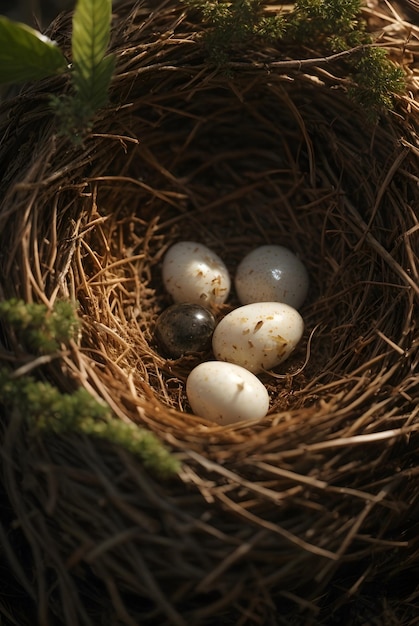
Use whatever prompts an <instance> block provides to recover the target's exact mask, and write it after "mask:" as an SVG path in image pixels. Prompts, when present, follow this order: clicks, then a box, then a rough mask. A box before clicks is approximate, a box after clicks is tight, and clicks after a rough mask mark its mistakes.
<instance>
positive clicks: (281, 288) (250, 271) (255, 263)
mask: <svg viewBox="0 0 419 626" xmlns="http://www.w3.org/2000/svg"><path fill="white" fill-rule="evenodd" d="M234 283H235V288H236V293H237V297H238V298H239V300H240V302H241V304H250V303H252V302H285V304H289V305H290V306H293V307H294V308H298V307H300V306H301V305H302V303H303V302H304V300H305V298H306V296H307V292H308V287H309V277H308V272H307V270H306V268H305V266H304V264H303V263H302V262H301V261H300V259H299V258H298V257H297V256H296V255H295V254H294V253H293V252H292V251H291V250H289V249H288V248H285V247H284V246H275V245H267V246H260V247H259V248H255V249H254V250H252V251H251V252H249V254H247V255H246V256H245V257H244V259H243V260H242V261H241V263H240V264H239V266H238V267H237V271H236V275H235V279H234Z"/></svg>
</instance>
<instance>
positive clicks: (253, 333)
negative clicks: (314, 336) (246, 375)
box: [212, 302, 304, 374]
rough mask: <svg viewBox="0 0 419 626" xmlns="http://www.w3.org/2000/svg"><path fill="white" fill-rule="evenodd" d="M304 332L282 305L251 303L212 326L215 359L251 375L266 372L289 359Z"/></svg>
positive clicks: (294, 313)
mask: <svg viewBox="0 0 419 626" xmlns="http://www.w3.org/2000/svg"><path fill="white" fill-rule="evenodd" d="M303 331H304V322H303V318H302V317H301V315H300V314H299V313H298V311H296V310H295V309H294V308H293V307H291V306H289V305H288V304H284V303H283V302H255V303H253V304H246V305H244V306H241V307H238V308H237V309H234V310H233V311H231V312H230V313H228V314H227V315H226V316H225V317H224V318H223V319H222V320H221V321H220V322H219V323H218V325H217V326H216V328H215V330H214V334H213V336H212V349H213V352H214V356H215V358H216V359H219V360H220V361H229V362H230V363H236V364H237V365H241V366H242V367H245V368H246V369H248V370H250V371H251V372H253V373H255V374H256V373H258V372H261V371H263V370H269V369H272V368H274V367H276V366H277V365H279V364H280V363H282V362H283V361H285V359H287V358H288V357H289V355H290V354H291V352H292V351H293V350H294V349H295V347H296V346H297V344H298V342H299V341H300V339H301V337H302V335H303Z"/></svg>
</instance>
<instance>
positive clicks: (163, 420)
mask: <svg viewBox="0 0 419 626" xmlns="http://www.w3.org/2000/svg"><path fill="white" fill-rule="evenodd" d="M63 19H64V18H60V20H59V21H58V23H57V26H56V28H57V29H59V28H60V29H61V28H62V25H63ZM197 30H198V28H197V25H196V23H195V22H194V21H193V19H192V18H191V17H189V16H187V15H186V14H185V12H184V10H183V8H182V7H179V6H178V5H177V4H176V3H173V4H166V5H164V6H162V7H159V8H158V9H156V10H155V11H153V10H151V9H150V8H148V7H147V6H141V7H138V6H137V7H134V8H133V9H132V10H130V11H128V10H127V11H125V12H124V11H123V10H122V9H121V15H120V16H119V17H117V18H116V20H115V28H114V35H113V39H114V40H113V48H114V50H115V51H116V52H117V58H118V64H117V72H116V75H115V78H114V80H113V83H112V89H111V102H112V105H111V106H110V107H108V108H107V109H106V110H104V111H103V112H102V113H101V114H100V115H99V116H98V118H97V120H96V123H95V126H94V128H93V130H92V132H91V133H90V134H89V136H88V137H86V138H85V141H84V143H83V145H82V146H75V145H74V144H73V143H71V142H70V141H69V140H68V139H66V138H65V137H60V136H57V134H56V132H55V127H54V123H53V120H52V118H51V113H50V110H49V108H48V100H47V95H46V94H47V93H49V92H50V91H51V89H56V90H58V89H62V87H63V79H61V78H60V79H54V80H53V81H46V82H44V83H43V84H42V85H41V86H38V87H28V88H27V89H26V90H25V91H24V92H23V93H22V94H20V95H19V96H18V97H17V98H15V99H12V100H9V101H8V102H6V103H4V104H3V112H2V122H1V123H2V135H3V140H2V146H1V155H0V157H1V159H0V160H1V166H2V170H3V172H4V174H3V182H2V198H1V207H0V233H1V234H0V240H1V246H0V250H1V278H0V288H1V292H2V298H11V297H17V298H20V299H23V300H24V301H26V302H40V303H44V304H46V305H47V306H48V307H50V306H53V305H54V303H55V302H56V300H58V299H70V300H72V301H74V302H77V303H78V316H79V318H80V320H81V329H80V334H79V337H78V338H77V339H76V340H74V341H73V342H72V343H71V345H70V346H69V348H68V349H66V350H63V351H60V353H59V354H58V356H57V355H56V354H54V355H52V356H50V357H45V356H44V357H41V358H40V357H36V358H35V357H34V358H32V360H31V359H30V358H29V357H27V356H26V358H25V359H24V360H23V361H22V359H21V360H19V358H18V357H17V356H16V354H15V352H14V351H13V346H14V345H15V343H14V341H15V340H14V337H13V332H12V330H10V329H8V327H7V326H4V329H3V348H2V360H3V362H7V363H9V364H10V363H12V364H13V363H15V364H16V367H18V368H20V370H19V371H20V372H23V371H24V372H25V373H28V372H30V373H31V374H32V375H35V376H38V377H40V378H41V379H43V380H48V381H50V382H53V383H54V385H55V386H56V387H58V389H60V390H61V391H62V392H63V393H68V392H71V391H72V390H74V389H76V388H77V387H83V388H85V389H86V390H87V391H88V393H89V394H91V395H92V396H93V397H94V398H96V399H99V400H103V401H104V402H105V403H106V404H107V405H108V406H109V407H110V408H111V410H112V412H113V414H114V415H115V416H116V418H117V419H118V420H120V421H122V422H126V423H134V424H136V425H138V428H145V429H147V430H149V431H151V432H152V433H154V434H155V435H156V436H157V437H158V439H159V440H160V441H161V442H162V443H163V444H164V445H165V446H166V448H167V449H168V450H169V451H171V453H172V454H173V455H174V457H176V458H177V459H178V461H179V462H180V470H179V472H178V473H177V474H176V475H175V476H172V477H171V478H168V479H162V478H159V477H158V476H157V475H156V474H154V473H153V472H152V471H150V470H149V469H147V468H146V467H145V466H144V463H143V460H142V459H141V458H139V457H138V456H136V455H133V454H131V453H130V452H129V451H127V450H126V449H125V448H124V447H123V446H122V445H116V444H115V443H114V442H112V441H106V440H103V439H101V438H95V437H94V436H87V435H85V434H83V433H78V432H70V433H65V434H59V433H58V434H57V433H53V432H51V433H49V434H48V433H45V432H44V433H43V434H42V436H39V435H38V436H34V435H33V432H32V430H31V429H30V428H29V427H28V426H27V422H26V420H25V419H24V417H22V416H21V415H18V414H15V413H14V412H8V413H7V414H6V412H5V411H4V412H3V418H2V440H3V444H2V445H3V457H2V461H3V479H2V500H3V502H4V507H3V509H4V511H5V514H4V519H5V522H4V523H5V524H6V525H5V526H3V527H2V528H3V530H2V543H3V546H4V547H3V549H4V551H5V555H6V557H7V561H8V563H9V565H8V567H9V568H11V571H12V572H13V577H12V578H10V582H9V586H10V596H9V598H16V597H19V598H22V601H19V603H16V602H15V601H13V600H10V599H9V601H7V598H6V600H4V602H3V612H4V615H5V616H6V615H8V616H9V619H10V620H11V623H19V624H25V623H32V624H33V623H35V621H37V622H38V623H40V624H47V623H60V624H68V625H74V624H99V623H103V624H105V623H106V624H127V625H131V626H132V625H138V624H144V625H145V624H159V625H161V624H175V625H176V626H183V625H186V624H188V625H190V624H197V625H198V624H199V625H201V624H207V623H208V624H211V623H214V624H237V625H239V624H292V623H296V624H297V623H298V624H301V623H302V620H303V619H306V620H314V623H325V624H326V623H327V624H328V623H334V624H335V623H338V621H339V620H343V621H339V623H346V622H345V616H346V617H348V619H349V618H350V619H351V620H352V621H350V623H355V622H356V623H361V622H362V623H374V622H373V621H371V620H372V616H376V615H378V614H380V612H381V611H384V610H387V611H389V610H390V608H389V607H391V606H393V605H394V603H393V604H392V602H393V601H394V602H396V601H397V603H398V606H401V603H402V602H403V609H401V611H402V612H406V615H407V614H408V613H409V607H410V605H411V604H414V600H412V598H413V596H414V588H413V586H412V580H413V578H414V576H412V572H414V571H417V569H418V566H419V548H418V544H417V523H418V509H417V507H418V495H419V488H418V429H419V420H418V400H417V398H418V380H419V379H418V374H417V371H416V368H417V364H418V345H419V344H418V334H417V333H418V331H417V320H418V298H419V287H418V282H419V262H418V250H419V227H418V213H417V208H418V206H419V187H418V177H417V173H418V171H419V145H418V142H417V136H416V131H415V129H416V126H417V119H418V113H417V109H416V108H415V106H414V104H413V103H412V102H410V101H409V99H408V98H407V97H400V98H398V100H397V102H396V109H395V111H394V112H393V113H391V114H386V115H384V116H383V117H382V119H381V120H380V121H379V122H378V123H371V122H370V121H368V119H366V118H365V116H364V114H363V111H362V110H361V109H360V108H359V107H357V105H355V104H354V103H353V102H351V101H350V100H349V99H348V96H347V94H346V92H345V89H344V82H345V81H339V79H338V78H336V77H334V76H332V74H333V73H334V72H331V70H330V68H331V67H332V68H334V67H335V69H336V68H337V69H336V72H335V73H336V75H338V69H339V65H338V64H337V65H336V66H333V65H332V66H330V65H329V66H328V72H324V71H323V70H322V68H321V67H320V66H319V64H316V63H314V62H313V63H312V64H307V66H306V67H304V68H303V69H299V68H298V66H297V65H296V64H294V65H293V64H292V63H289V64H288V65H286V64H284V65H281V64H280V63H276V62H274V61H272V59H271V60H270V58H269V53H267V52H266V50H265V49H264V50H257V49H255V50H252V51H251V52H243V51H241V53H240V59H239V60H237V61H236V62H234V63H232V67H231V68H230V69H229V71H225V69H224V70H220V69H216V68H214V67H213V66H211V65H210V64H208V63H207V61H206V52H205V48H204V45H203V44H202V41H201V39H200V37H199V36H198V34H197ZM62 32H64V33H65V32H66V31H65V29H64V31H62ZM60 37H61V38H64V42H63V43H64V44H65V41H66V39H65V38H66V37H67V36H66V35H65V34H64V35H63V34H61V35H60ZM271 61H272V62H271ZM233 65H234V67H233ZM181 240H193V241H197V242H201V243H204V244H205V245H207V246H208V247H210V248H211V249H212V250H214V251H215V252H216V253H218V254H219V256H220V257H221V258H222V259H223V260H224V262H225V263H226V265H227V267H228V268H229V270H230V272H231V275H232V276H233V275H234V272H235V268H236V266H237V264H238V263H239V261H240V260H241V259H242V258H243V256H244V255H245V254H246V253H247V252H248V251H249V250H251V249H252V248H254V247H256V246H258V245H262V244H283V245H286V246H287V247H288V248H290V249H292V250H293V251H294V252H295V253H296V254H298V256H299V257H300V258H301V259H302V260H303V262H304V264H305V265H306V267H307V269H308V272H309V275H310V289H309V295H308V298H307V300H306V302H305V303H304V305H303V307H302V308H301V314H302V316H303V318H304V321H305V334H304V337H303V340H302V341H301V343H300V345H299V347H298V348H297V350H296V351H295V352H294V353H293V356H292V357H291V358H290V359H289V360H288V361H286V362H285V363H283V364H282V365H281V366H279V367H278V368H277V369H276V370H274V371H272V372H266V373H264V374H262V375H261V380H262V381H263V382H264V384H265V385H266V387H267V389H268V391H269V395H270V400H271V405H270V410H269V413H268V415H267V416H266V417H265V418H264V419H262V420H261V421H259V422H258V423H256V424H252V425H250V426H249V425H243V424H238V425H232V426H224V427H221V426H218V425H216V424H212V423H211V422H208V421H205V420H204V419H201V418H200V417H199V416H195V415H193V414H192V413H191V411H190V408H189V406H188V401H187V398H186V395H185V380H186V377H187V375H188V372H189V371H190V370H191V368H192V367H193V366H194V365H195V364H196V363H198V362H199V360H205V359H209V358H212V357H211V354H206V355H202V354H201V355H198V356H196V355H192V356H185V357H183V358H181V359H178V360H170V359H166V358H164V357H163V356H161V355H160V354H159V352H158V350H157V348H156V346H155V345H154V342H153V331H154V325H155V322H156V319H157V317H158V315H159V314H160V313H161V312H162V311H163V310H164V309H165V308H166V307H167V306H168V305H169V304H170V303H171V302H170V299H169V297H168V295H167V293H166V292H165V290H164V288H163V286H162V280H161V263H162V258H163V256H164V254H165V252H166V250H167V249H168V248H169V246H170V245H172V244H173V243H174V242H177V241H181ZM235 306H237V302H236V301H235V296H234V293H233V294H232V296H231V298H230V299H229V300H228V302H227V304H226V305H224V306H223V307H221V309H220V310H219V311H218V315H219V316H222V315H223V314H224V313H225V312H226V311H228V310H231V308H233V307H235ZM13 581H14V582H13ZM7 589H8V588H6V591H7ZM356 598H358V601H357V604H356V606H355V604H354V603H355V600H354V599H356ZM17 605H19V606H17ZM20 606H22V607H23V609H22V614H20ZM394 606H395V605H394ZM34 607H36V608H34ZM354 607H355V608H354ZM351 611H352V612H351ZM409 614H410V613H409ZM13 615H18V617H15V618H14V620H15V621H12V620H13ZM354 615H355V617H354ZM383 615H384V614H383ZM51 616H53V617H54V619H56V620H57V622H55V621H48V620H49V619H50V620H52V619H53V618H52V617H51ZM399 618H400V615H399ZM354 619H355V621H354ZM356 619H358V621H356ZM400 619H401V618H400ZM406 619H407V618H406ZM307 623H308V622H307ZM348 623H349V622H348ZM381 623H384V622H381ZM388 623H390V622H388ZM391 623H392V622H391ZM406 623H407V622H406ZM409 623H410V622H409ZM412 623H413V622H412Z"/></svg>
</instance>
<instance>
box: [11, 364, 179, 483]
mask: <svg viewBox="0 0 419 626" xmlns="http://www.w3.org/2000/svg"><path fill="white" fill-rule="evenodd" d="M0 398H1V402H2V404H3V405H4V406H6V407H7V408H8V409H9V410H14V411H18V413H19V414H20V415H21V416H22V417H23V418H24V419H25V420H26V422H27V423H28V424H29V426H31V427H32V434H36V433H37V432H52V433H56V434H58V435H60V434H68V433H79V434H83V435H87V436H91V437H95V438H99V439H104V440H107V441H110V442H112V443H114V444H116V445H119V446H121V447H123V448H125V449H126V450H128V451H129V452H131V453H132V454H134V455H136V456H138V457H139V458H140V459H141V460H142V462H143V463H144V466H145V467H147V468H148V469H149V470H150V471H152V472H154V473H155V474H157V475H158V476H160V477H170V476H173V475H175V474H176V473H177V472H178V471H179V467H180V465H179V462H178V460H177V459H176V458H175V457H174V456H173V455H172V454H170V452H169V451H168V450H167V449H166V448H165V447H164V446H163V444H162V443H161V442H160V440H159V439H158V438H157V437H156V436H155V435H153V433H150V432H149V431H147V430H145V429H142V428H140V427H138V426H136V425H135V424H133V423H124V422H121V421H120V420H118V419H116V418H115V417H113V415H112V413H111V410H110V409H109V407H108V406H107V405H105V404H101V403H100V402H98V401H97V400H95V399H94V398H93V397H92V396H91V395H90V394H89V393H88V392H87V391H86V390H85V389H77V390H76V391H74V392H73V393H71V394H66V393H61V392H60V391H59V390H58V389H57V388H56V387H54V386H53V385H51V384H50V383H47V382H41V381H38V380H35V379H34V378H32V377H30V376H24V377H22V378H13V377H11V376H10V372H9V371H8V370H7V369H4V368H3V369H0Z"/></svg>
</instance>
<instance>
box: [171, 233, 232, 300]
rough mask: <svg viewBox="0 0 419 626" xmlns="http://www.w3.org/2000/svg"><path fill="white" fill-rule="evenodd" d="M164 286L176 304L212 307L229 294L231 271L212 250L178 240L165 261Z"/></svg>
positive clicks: (198, 244) (194, 243) (192, 242)
mask: <svg viewBox="0 0 419 626" xmlns="http://www.w3.org/2000/svg"><path fill="white" fill-rule="evenodd" d="M162 273H163V283H164V286H165V288H166V289H167V291H168V292H169V293H170V295H171V296H172V298H173V300H174V301H175V302H192V303H194V304H201V305H202V306H206V307H212V306H218V305H220V304H223V303H224V302H225V301H226V299H227V297H228V294H229V292H230V286H231V281H230V276H229V273H228V270H227V268H226V266H225V264H224V263H223V261H222V260H221V259H220V257H219V256H218V255H217V254H215V252H213V251H212V250H210V249H209V248H207V247H206V246H204V245H203V244H201V243H196V242H194V241H179V242H178V243H175V244H174V245H173V246H172V247H171V248H169V250H168V251H167V253H166V255H165V257H164V259H163V267H162Z"/></svg>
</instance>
